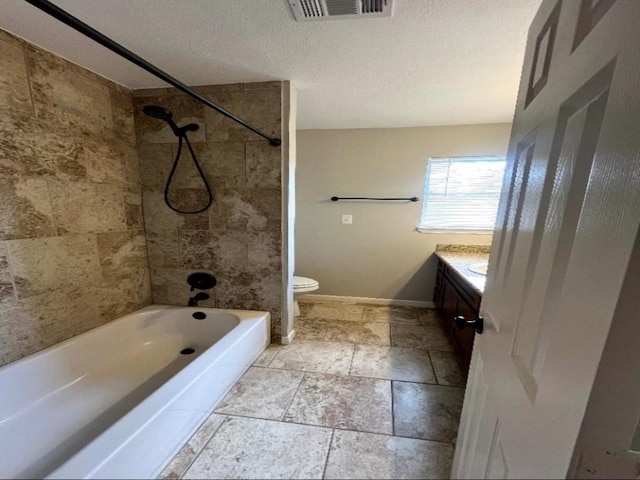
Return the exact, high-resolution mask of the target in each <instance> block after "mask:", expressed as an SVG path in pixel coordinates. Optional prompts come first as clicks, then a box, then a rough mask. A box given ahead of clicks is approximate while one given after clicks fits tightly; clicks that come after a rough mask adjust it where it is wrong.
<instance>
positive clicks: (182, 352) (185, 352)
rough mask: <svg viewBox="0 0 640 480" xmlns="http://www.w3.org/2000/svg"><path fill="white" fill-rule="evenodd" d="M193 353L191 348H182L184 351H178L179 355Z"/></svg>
mask: <svg viewBox="0 0 640 480" xmlns="http://www.w3.org/2000/svg"><path fill="white" fill-rule="evenodd" d="M193 352H195V350H194V349H193V348H184V349H182V350H180V353H181V354H182V355H191V354H192V353H193Z"/></svg>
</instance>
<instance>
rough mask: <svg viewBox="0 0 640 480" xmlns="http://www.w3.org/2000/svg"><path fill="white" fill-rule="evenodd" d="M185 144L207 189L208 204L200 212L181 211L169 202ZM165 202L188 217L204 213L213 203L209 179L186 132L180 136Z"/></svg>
mask: <svg viewBox="0 0 640 480" xmlns="http://www.w3.org/2000/svg"><path fill="white" fill-rule="evenodd" d="M183 140H184V142H183ZM183 143H186V144H187V148H188V149H189V153H190V154H191V159H192V160H193V163H194V164H195V166H196V169H197V170H198V173H199V174H200V178H201V179H202V182H203V183H204V187H205V188H206V190H207V195H208V197H209V200H208V201H207V204H206V205H205V206H204V207H202V208H201V209H199V210H194V211H186V210H180V209H179V208H176V207H174V206H173V205H171V201H170V200H169V189H170V188H171V182H172V181H173V176H174V174H175V173H176V169H177V168H178V163H180V155H181V154H182V147H183ZM164 202H165V203H166V204H167V206H168V207H169V208H170V209H171V210H173V211H174V212H178V213H184V214H187V215H190V214H196V213H201V212H204V211H205V210H206V209H208V208H209V207H210V206H211V204H212V203H213V193H212V192H211V187H209V182H207V178H206V177H205V176H204V172H203V171H202V168H200V163H198V158H197V157H196V154H195V152H194V151H193V147H192V146H191V143H190V142H189V139H188V138H187V134H186V132H183V133H182V134H181V135H178V151H177V152H176V158H175V160H174V161H173V166H172V167H171V173H170V174H169V178H167V185H166V186H165V187H164Z"/></svg>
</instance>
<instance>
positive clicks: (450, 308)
mask: <svg viewBox="0 0 640 480" xmlns="http://www.w3.org/2000/svg"><path fill="white" fill-rule="evenodd" d="M459 301H460V299H459V296H458V292H457V291H456V289H455V288H454V287H453V285H452V284H451V282H449V280H448V279H447V277H444V279H443V282H442V327H443V328H444V329H445V331H446V332H447V333H448V334H450V335H451V331H452V330H453V319H454V318H455V316H456V315H457V314H458V302H459Z"/></svg>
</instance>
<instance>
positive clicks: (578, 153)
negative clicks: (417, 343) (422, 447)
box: [453, 0, 640, 478]
mask: <svg viewBox="0 0 640 480" xmlns="http://www.w3.org/2000/svg"><path fill="white" fill-rule="evenodd" d="M639 26H640V2H638V1H635V0H617V1H609V0H599V1H597V0H594V1H591V0H588V1H587V0H585V1H567V0H564V1H557V0H546V1H544V2H543V4H542V5H541V7H540V10H539V12H538V14H537V15H536V17H535V19H534V21H533V23H532V26H531V29H530V32H529V40H528V43H527V49H526V52H525V59H524V66H523V73H522V81H521V86H520V92H519V95H518V101H517V105H516V113H515V118H514V124H513V127H512V133H511V142H510V147H509V154H508V157H507V161H508V166H507V174H506V175H505V186H504V190H503V193H502V196H501V202H500V208H499V211H498V218H497V221H496V230H495V232H494V244H493V247H492V253H491V258H490V262H489V274H488V276H487V285H486V290H485V295H484V298H483V304H482V309H481V310H482V311H481V313H482V314H483V316H484V317H485V320H486V323H485V328H486V330H485V333H484V334H482V335H480V336H477V337H476V340H475V345H474V352H473V358H472V363H471V374H470V376H469V382H468V386H467V389H468V390H467V393H466V396H465V404H464V409H463V415H462V419H461V428H460V433H459V438H458V442H457V448H456V455H455V459H454V468H453V476H454V478H561V477H564V476H566V475H567V473H568V472H569V466H570V462H571V459H572V454H573V450H574V447H576V440H577V438H578V433H579V432H580V426H581V423H582V420H583V417H584V412H585V409H586V406H587V402H588V399H589V395H590V394H591V389H592V387H593V384H594V383H593V382H594V379H595V376H596V372H597V370H598V365H599V362H600V360H601V356H602V351H603V348H604V345H605V340H606V337H607V332H608V330H609V328H610V327H611V325H612V322H613V320H614V313H615V310H616V305H617V304H618V301H619V299H620V298H621V297H620V296H621V292H622V287H623V282H624V279H625V275H626V274H627V269H628V267H629V260H630V258H631V254H632V252H633V249H634V244H635V243H634V242H635V239H636V233H637V232H638V228H639V227H640V188H639V186H640V135H639V134H638V132H640V104H639V103H640V101H639V98H638V92H640V35H639V34H638V32H639V31H640V29H639ZM638 255H639V257H640V253H639V254H638ZM639 262H640V260H639ZM638 283H639V285H640V280H638ZM636 296H637V292H636ZM637 307H638V308H640V305H637ZM639 343H640V333H639V334H638V342H637V343H636V345H637V344H639ZM636 350H638V349H637V346H636ZM639 366H640V354H638V365H636V368H637V367H639ZM636 372H637V370H636ZM636 375H637V373H636ZM638 390H639V392H638V395H637V406H636V408H635V410H634V411H633V412H632V413H633V415H636V416H635V417H632V416H628V417H627V420H628V421H627V423H628V424H629V425H630V426H629V427H628V428H627V431H628V432H627V434H626V437H625V438H626V440H625V441H626V444H625V443H624V442H620V441H618V444H620V445H622V447H621V448H622V450H623V451H624V452H626V453H625V455H627V457H626V458H631V457H633V455H631V454H629V453H628V452H629V449H630V447H631V445H632V439H633V438H634V435H635V426H636V424H637V418H638V415H640V380H638ZM631 418H633V420H631ZM612 435H613V433H612ZM585 438H586V437H585ZM637 443H638V444H640V441H638V442H637ZM594 448H595V447H594V440H592V439H591V440H589V441H587V440H585V443H584V446H583V447H581V450H580V452H578V453H577V454H576V460H574V464H573V470H572V472H583V473H584V472H587V471H588V470H587V469H588V468H592V467H589V466H585V465H586V463H585V462H584V461H582V460H580V459H584V458H585V456H586V457H589V458H600V457H603V458H604V457H609V462H611V460H610V458H611V457H612V455H610V454H607V453H606V452H604V450H598V451H597V452H595V453H594ZM585 452H587V453H585ZM634 458H635V457H634ZM625 465H626V467H625V468H626V470H624V471H625V472H630V471H631V470H633V468H627V467H629V465H630V464H629V463H626V464H625ZM602 468H603V471H604V470H606V469H605V468H604V467H602ZM618 471H622V470H620V469H619V470H618Z"/></svg>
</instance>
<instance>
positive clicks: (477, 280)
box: [436, 244, 491, 295]
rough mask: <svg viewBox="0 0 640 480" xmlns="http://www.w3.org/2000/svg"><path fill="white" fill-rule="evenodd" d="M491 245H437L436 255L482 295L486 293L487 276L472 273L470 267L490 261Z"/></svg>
mask: <svg viewBox="0 0 640 480" xmlns="http://www.w3.org/2000/svg"><path fill="white" fill-rule="evenodd" d="M490 250H491V246H490V245H443V244H439V245H436V255H437V256H438V258H440V259H441V260H442V261H443V262H445V263H446V264H447V265H449V267H451V268H453V269H454V270H455V271H456V272H457V273H458V274H460V275H461V276H462V277H463V278H464V279H465V280H467V281H468V282H469V285H470V286H471V287H472V288H473V289H474V290H476V292H478V293H479V294H480V295H482V293H483V292H484V285H485V282H486V280H487V277H486V275H481V274H479V273H475V272H472V271H471V270H469V265H473V264H474V263H484V262H488V261H489V252H490Z"/></svg>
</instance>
